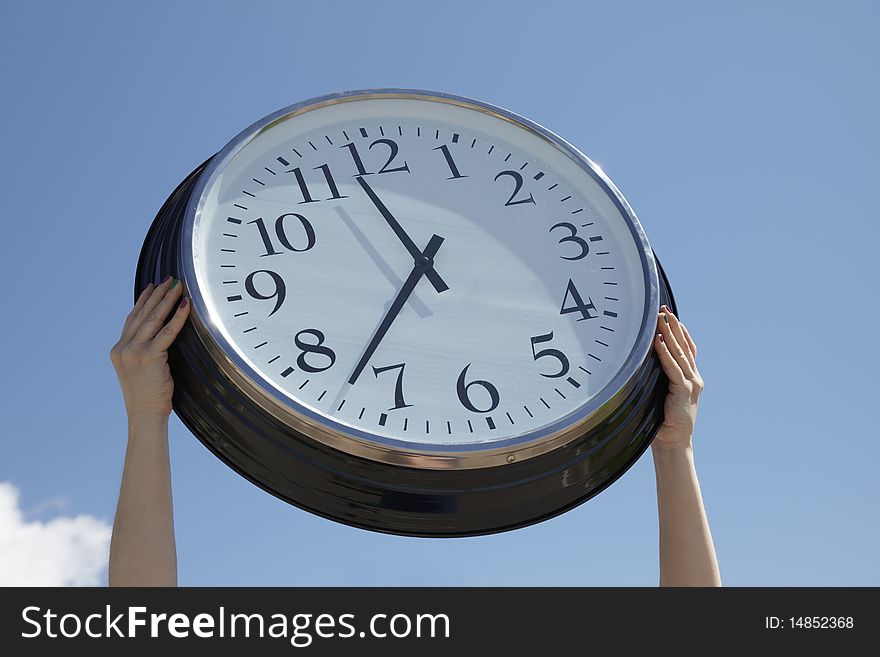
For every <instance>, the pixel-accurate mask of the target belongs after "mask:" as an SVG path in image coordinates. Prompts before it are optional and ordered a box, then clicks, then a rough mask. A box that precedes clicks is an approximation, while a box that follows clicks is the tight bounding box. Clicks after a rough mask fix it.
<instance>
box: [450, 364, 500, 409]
mask: <svg viewBox="0 0 880 657" xmlns="http://www.w3.org/2000/svg"><path fill="white" fill-rule="evenodd" d="M470 366H471V363H468V364H467V365H465V368H464V369H463V370H462V371H461V374H459V375H458V382H457V383H456V390H457V391H458V400H459V401H460V402H461V404H462V406H464V407H465V408H466V409H468V410H469V411H471V412H473V413H490V412H491V411H494V410H495V409H496V408H498V402H499V401H500V398H499V397H498V389H497V388H496V387H495V386H493V385H492V384H491V383H489V382H488V381H480V380H479V379H477V380H476V381H471V382H470V383H465V382H464V380H465V376H466V375H467V371H468V368H469V367H470ZM471 386H480V387H481V388H483V389H484V390H485V391H486V392H488V393H489V401H490V403H489V408H477V407H476V406H475V405H474V403H473V402H472V401H471V398H470V396H469V395H470V393H469V389H470V387H471Z"/></svg>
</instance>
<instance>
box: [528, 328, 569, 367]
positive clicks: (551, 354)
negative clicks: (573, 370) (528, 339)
mask: <svg viewBox="0 0 880 657" xmlns="http://www.w3.org/2000/svg"><path fill="white" fill-rule="evenodd" d="M552 339H553V331H550V332H549V333H547V334H546V335H536V336H535V337H533V338H532V356H534V358H535V362H537V361H538V359H539V358H544V357H548V358H555V359H556V360H558V361H559V371H558V372H557V373H556V374H543V373H542V374H541V376H546V377H547V378H548V379H558V378H559V377H561V376H565V375H566V374H568V368H569V362H568V357H567V356H566V355H565V354H564V353H562V352H561V351H559V349H552V348H548V349H541V351H535V345H539V344H541V343H543V342H550V341H551V340H552Z"/></svg>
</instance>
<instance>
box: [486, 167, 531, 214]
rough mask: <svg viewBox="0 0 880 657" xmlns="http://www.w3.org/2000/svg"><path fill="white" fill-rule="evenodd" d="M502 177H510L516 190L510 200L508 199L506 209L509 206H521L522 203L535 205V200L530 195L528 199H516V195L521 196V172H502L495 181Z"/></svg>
mask: <svg viewBox="0 0 880 657" xmlns="http://www.w3.org/2000/svg"><path fill="white" fill-rule="evenodd" d="M501 176H510V177H511V178H513V180H514V188H513V193H512V194H511V195H510V198H509V199H507V202H506V203H505V204H504V205H505V207H506V206H509V205H520V204H522V203H531V204H532V205H535V198H534V197H533V196H532V195H531V194H529V197H528V198H521V199H516V200H514V199H515V198H516V195H517V194H519V190H520V189H522V185H523V178H522V176H521V175H520V173H519V171H502V172H501V173H499V174H498V175H497V176H495V180H496V181H497V180H498V179H499V178H500V177H501Z"/></svg>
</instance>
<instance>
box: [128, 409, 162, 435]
mask: <svg viewBox="0 0 880 657" xmlns="http://www.w3.org/2000/svg"><path fill="white" fill-rule="evenodd" d="M167 429H168V416H167V415H165V414H164V413H155V412H150V411H137V412H129V414H128V436H129V438H131V437H133V436H134V435H135V433H140V432H141V431H150V432H155V431H156V430H159V431H165V430H167Z"/></svg>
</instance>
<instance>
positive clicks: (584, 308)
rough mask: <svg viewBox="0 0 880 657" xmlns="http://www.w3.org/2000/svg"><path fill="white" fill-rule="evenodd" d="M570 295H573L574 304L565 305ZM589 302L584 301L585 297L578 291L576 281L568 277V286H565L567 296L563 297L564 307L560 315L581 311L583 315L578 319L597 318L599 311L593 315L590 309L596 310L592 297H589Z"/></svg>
mask: <svg viewBox="0 0 880 657" xmlns="http://www.w3.org/2000/svg"><path fill="white" fill-rule="evenodd" d="M568 297H571V300H572V302H573V303H574V305H573V306H569V307H568V308H566V307H565V304H566V302H567V301H568ZM587 301H588V303H584V300H583V298H582V297H581V295H580V292H578V290H577V288H576V287H575V285H574V281H572V280H571V279H570V278H569V279H568V287H566V288H565V296H564V297H562V309H561V310H560V311H559V314H560V315H565V314H567V313H580V314H581V317H580V318H579V319H578V320H577V321H579V322H582V321H583V320H585V319H596V318H597V317H598V316H599V315H598V312H597V314H595V315H591V314H590V311H591V310H592V311H594V312H596V306H594V305H593V300H592V299H591V298H590V297H587Z"/></svg>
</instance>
